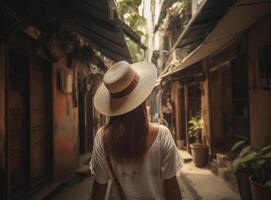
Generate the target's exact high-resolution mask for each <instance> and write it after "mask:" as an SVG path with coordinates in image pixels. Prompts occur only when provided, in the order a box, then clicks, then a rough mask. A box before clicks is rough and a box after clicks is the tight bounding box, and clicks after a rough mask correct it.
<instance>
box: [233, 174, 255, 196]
mask: <svg viewBox="0 0 271 200" xmlns="http://www.w3.org/2000/svg"><path fill="white" fill-rule="evenodd" d="M250 175H251V173H250V172H249V171H245V170H243V171H237V172H236V173H235V177H236V180H237V184H238V189H239V193H240V197H241V199H242V200H252V196H251V190H250V182H249V176H250Z"/></svg>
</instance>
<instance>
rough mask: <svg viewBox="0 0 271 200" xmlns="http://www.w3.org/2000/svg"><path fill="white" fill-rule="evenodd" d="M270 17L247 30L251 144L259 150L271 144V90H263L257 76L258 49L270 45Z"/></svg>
mask: <svg viewBox="0 0 271 200" xmlns="http://www.w3.org/2000/svg"><path fill="white" fill-rule="evenodd" d="M270 23H271V17H270V16H269V17H266V18H265V19H263V20H261V21H260V22H258V23H257V24H256V25H254V26H253V27H252V28H251V29H249V30H248V48H249V58H250V59H249V63H248V64H249V66H248V67H249V97H250V103H249V105H250V134H251V144H252V145H253V147H254V148H256V149H259V148H262V147H263V146H265V145H268V144H271V123H270V122H271V90H270V89H269V90H264V89H263V87H262V85H261V81H262V80H261V79H260V76H259V62H258V61H259V59H258V49H259V48H261V47H264V46H266V45H271V37H270V35H271V26H270Z"/></svg>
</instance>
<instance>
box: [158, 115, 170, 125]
mask: <svg viewBox="0 0 271 200" xmlns="http://www.w3.org/2000/svg"><path fill="white" fill-rule="evenodd" d="M158 123H159V124H161V125H164V126H166V127H168V122H167V120H165V118H164V116H163V114H161V115H160V118H159V122H158Z"/></svg>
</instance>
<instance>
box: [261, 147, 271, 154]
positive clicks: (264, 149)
mask: <svg viewBox="0 0 271 200" xmlns="http://www.w3.org/2000/svg"><path fill="white" fill-rule="evenodd" d="M266 152H271V145H268V146H266V147H264V148H262V149H261V151H260V152H259V153H266Z"/></svg>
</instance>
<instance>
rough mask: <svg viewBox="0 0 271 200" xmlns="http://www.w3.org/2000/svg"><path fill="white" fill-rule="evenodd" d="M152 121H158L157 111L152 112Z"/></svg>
mask: <svg viewBox="0 0 271 200" xmlns="http://www.w3.org/2000/svg"><path fill="white" fill-rule="evenodd" d="M152 121H153V122H154V123H159V114H158V113H154V115H153V118H152Z"/></svg>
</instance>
